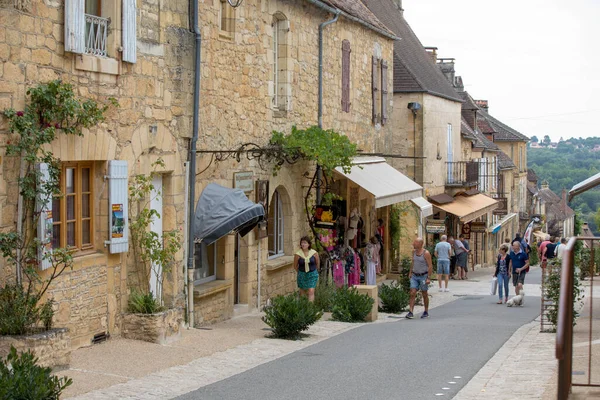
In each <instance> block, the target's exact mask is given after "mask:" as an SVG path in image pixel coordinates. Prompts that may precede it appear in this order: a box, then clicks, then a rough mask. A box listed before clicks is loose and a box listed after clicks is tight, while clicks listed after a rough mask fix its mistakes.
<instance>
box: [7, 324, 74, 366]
mask: <svg viewBox="0 0 600 400" xmlns="http://www.w3.org/2000/svg"><path fill="white" fill-rule="evenodd" d="M11 346H13V347H14V348H15V349H17V352H18V353H21V352H24V351H27V350H31V351H32V352H33V353H34V355H35V356H36V357H37V358H38V365H40V366H42V367H51V368H53V369H55V370H56V369H63V368H68V367H69V364H70V362H71V339H70V336H69V330H68V329H65V328H58V329H51V330H49V331H46V332H43V333H38V334H35V335H28V336H0V358H6V356H7V355H8V353H9V352H10V348H11Z"/></svg>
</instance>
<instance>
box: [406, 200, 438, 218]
mask: <svg viewBox="0 0 600 400" xmlns="http://www.w3.org/2000/svg"><path fill="white" fill-rule="evenodd" d="M410 201H412V202H413V203H414V205H415V206H417V207H419V208H420V209H421V216H422V217H429V216H430V215H433V204H431V203H430V202H428V201H427V200H425V198H423V197H416V198H414V199H411V200H410Z"/></svg>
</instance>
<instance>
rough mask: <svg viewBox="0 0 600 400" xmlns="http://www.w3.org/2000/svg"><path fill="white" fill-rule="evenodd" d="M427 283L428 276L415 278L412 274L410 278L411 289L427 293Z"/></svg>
mask: <svg viewBox="0 0 600 400" xmlns="http://www.w3.org/2000/svg"><path fill="white" fill-rule="evenodd" d="M426 281H427V274H425V275H421V276H415V274H412V275H411V277H410V288H411V289H415V290H420V291H422V292H426V291H427V289H429V285H427V282H426Z"/></svg>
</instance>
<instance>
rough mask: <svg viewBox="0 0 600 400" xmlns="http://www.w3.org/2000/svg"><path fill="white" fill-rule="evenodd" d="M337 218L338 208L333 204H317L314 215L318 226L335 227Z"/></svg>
mask: <svg viewBox="0 0 600 400" xmlns="http://www.w3.org/2000/svg"><path fill="white" fill-rule="evenodd" d="M336 219H337V209H336V208H335V207H331V206H316V207H315V215H314V217H313V220H314V224H315V226H316V227H317V228H325V229H333V226H334V225H335V221H336Z"/></svg>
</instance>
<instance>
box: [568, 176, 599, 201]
mask: <svg viewBox="0 0 600 400" xmlns="http://www.w3.org/2000/svg"><path fill="white" fill-rule="evenodd" d="M596 186H600V172H599V173H597V174H596V175H594V176H590V177H589V178H587V179H586V180H584V181H582V182H579V183H578V184H577V185H575V186H573V188H572V189H571V190H569V201H571V200H573V197H575V196H577V195H578V194H581V193H583V192H586V191H588V190H590V189H592V188H594V187H596Z"/></svg>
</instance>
